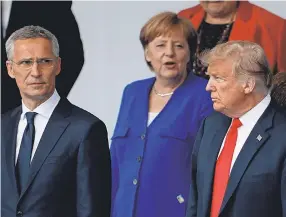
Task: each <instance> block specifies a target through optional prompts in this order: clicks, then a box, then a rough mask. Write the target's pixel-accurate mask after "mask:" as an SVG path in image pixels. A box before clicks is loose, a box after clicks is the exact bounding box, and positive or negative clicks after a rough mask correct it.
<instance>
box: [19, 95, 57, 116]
mask: <svg viewBox="0 0 286 217" xmlns="http://www.w3.org/2000/svg"><path fill="white" fill-rule="evenodd" d="M60 99H61V97H60V96H59V94H58V92H57V90H55V91H54V93H53V95H52V96H51V97H50V98H49V99H47V100H46V101H45V102H43V103H42V104H40V105H39V106H38V107H36V108H35V109H34V110H33V111H31V110H30V109H28V108H27V106H26V105H25V104H24V102H23V100H22V114H21V118H20V119H21V120H24V118H25V114H26V113H27V112H36V113H37V114H38V115H41V116H43V117H45V118H47V119H49V118H50V117H51V115H52V113H53V111H54V109H55V108H56V106H57V104H58V103H59V101H60Z"/></svg>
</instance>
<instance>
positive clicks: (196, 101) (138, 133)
mask: <svg viewBox="0 0 286 217" xmlns="http://www.w3.org/2000/svg"><path fill="white" fill-rule="evenodd" d="M140 41H141V43H142V46H143V49H144V54H145V60H146V62H147V65H148V66H149V68H150V70H151V71H153V72H154V75H155V77H152V78H148V79H145V80H140V81H135V82H133V83H131V84H129V85H127V86H126V88H125V89H124V92H123V96H122V101H121V106H120V111H119V115H118V119H117V123H116V126H115V130H114V134H113V136H112V144H111V159H112V213H111V216H112V217H133V216H136V217H146V216H148V217H161V216H162V217H174V216H176V217H184V216H185V210H186V203H187V199H188V193H189V187H190V162H191V159H190V157H191V153H192V147H193V143H194V139H195V136H196V134H197V131H198V129H199V126H200V124H201V122H202V120H203V119H204V118H205V117H206V116H208V115H209V114H210V113H211V112H212V111H213V109H212V102H211V99H210V96H209V94H208V93H207V92H206V91H205V87H206V83H207V81H206V80H205V79H202V78H199V77H197V76H195V75H193V74H192V73H189V74H188V73H187V68H186V67H187V63H188V62H189V61H190V60H191V59H192V56H193V54H194V52H195V49H196V32H195V30H194V29H193V27H192V25H191V23H190V22H189V21H188V20H187V19H183V18H179V17H178V16H177V14H176V13H172V12H164V13H160V14H158V15H156V16H154V17H152V18H151V19H150V20H149V21H148V22H147V23H146V24H145V25H144V26H143V28H142V29H141V32H140Z"/></svg>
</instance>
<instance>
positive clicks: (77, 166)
mask: <svg viewBox="0 0 286 217" xmlns="http://www.w3.org/2000/svg"><path fill="white" fill-rule="evenodd" d="M6 51H7V59H8V60H7V62H6V66H7V71H8V74H9V76H10V77H11V78H10V79H12V78H13V79H15V80H16V84H17V86H18V88H19V91H20V93H21V97H22V105H20V106H18V107H16V108H14V109H13V110H11V111H8V112H6V113H5V114H3V115H2V117H1V127H2V129H1V216H3V217H4V216H5V217H8V216H9V217H10V216H11V217H12V216H27V217H44V216H46V217H48V216H49V217H51V216H53V217H110V203H111V200H110V199H111V162H110V153H109V146H108V137H107V131H106V126H105V124H104V123H103V122H102V121H101V120H99V119H98V118H97V117H95V116H94V115H92V114H90V113H89V112H87V111H85V110H83V109H81V108H79V107H77V106H75V105H73V104H71V103H70V102H69V101H68V100H67V99H66V98H64V97H60V96H59V94H58V92H57V90H56V84H55V78H56V76H57V75H58V74H59V73H60V71H61V58H60V57H59V44H58V40H57V38H56V37H55V36H54V35H53V34H52V33H51V32H49V31H48V30H46V29H44V28H42V27H39V26H25V27H23V28H21V29H19V30H17V31H15V32H14V33H13V34H11V36H10V37H9V38H8V40H7V42H6ZM20 103H21V101H20Z"/></svg>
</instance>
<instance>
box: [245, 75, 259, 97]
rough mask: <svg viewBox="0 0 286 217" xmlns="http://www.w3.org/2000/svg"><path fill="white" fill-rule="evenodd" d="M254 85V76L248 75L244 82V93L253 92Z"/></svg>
mask: <svg viewBox="0 0 286 217" xmlns="http://www.w3.org/2000/svg"><path fill="white" fill-rule="evenodd" d="M255 85H256V79H255V78H254V77H252V76H251V77H248V78H247V80H246V82H245V83H244V87H243V89H244V93H245V94H250V93H252V92H253V90H254V88H255Z"/></svg>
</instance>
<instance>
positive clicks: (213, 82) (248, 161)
mask: <svg viewBox="0 0 286 217" xmlns="http://www.w3.org/2000/svg"><path fill="white" fill-rule="evenodd" d="M202 62H203V63H204V64H206V66H208V71H207V73H208V75H209V76H210V79H209V81H208V85H207V88H206V89H207V91H210V92H211V97H212V100H213V107H214V109H215V111H216V112H214V113H213V114H212V115H211V116H209V117H207V118H206V119H205V120H204V122H203V124H202V126H201V128H200V130H199V133H198V134H197V137H196V142H195V145H194V151H193V153H192V164H191V165H192V172H191V177H192V184H191V188H190V198H189V205H188V209H187V215H186V217H270V216H273V217H274V216H275V217H285V216H286V133H285V132H286V117H285V114H283V113H281V112H280V111H279V110H277V108H276V106H275V105H274V104H273V100H272V99H271V96H270V88H271V84H272V77H273V76H272V72H271V70H270V67H269V64H268V61H267V57H266V55H265V53H264V51H263V49H262V47H261V46H259V45H258V44H255V43H253V42H247V41H229V42H227V43H224V44H220V45H217V46H216V47H215V48H214V49H213V50H211V52H209V53H207V54H206V55H205V56H203V61H202Z"/></svg>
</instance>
